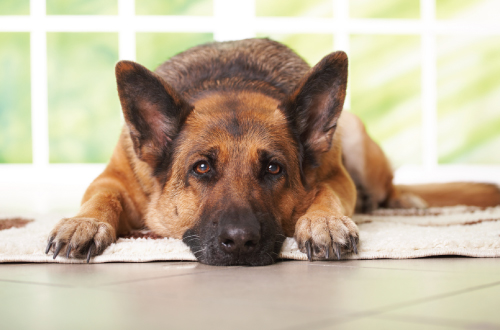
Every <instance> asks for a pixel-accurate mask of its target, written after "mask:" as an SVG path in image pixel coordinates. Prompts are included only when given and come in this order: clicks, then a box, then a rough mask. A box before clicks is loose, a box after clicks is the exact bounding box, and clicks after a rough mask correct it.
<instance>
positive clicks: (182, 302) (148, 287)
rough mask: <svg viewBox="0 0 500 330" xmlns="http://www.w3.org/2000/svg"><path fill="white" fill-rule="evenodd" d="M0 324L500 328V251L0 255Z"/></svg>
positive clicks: (30, 326)
mask: <svg viewBox="0 0 500 330" xmlns="http://www.w3.org/2000/svg"><path fill="white" fill-rule="evenodd" d="M0 329H2V330H7V329H217V330H223V329H231V330H234V329H252V330H255V329H371V330H374V329H500V259H473V258H454V257H448V258H425V259H416V260H364V261H342V262H312V263H310V262H304V261H285V262H280V263H278V264H276V265H272V266H266V267H254V268H252V267H214V266H206V265H202V264H199V263H191V262H156V263H142V264H139V263H136V264H132V263H131V264H123V263H114V264H96V265H61V264H2V265H0Z"/></svg>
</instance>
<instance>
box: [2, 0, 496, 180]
mask: <svg viewBox="0 0 500 330" xmlns="http://www.w3.org/2000/svg"><path fill="white" fill-rule="evenodd" d="M499 12H500V1H497V0H421V1H419V0H350V1H349V0H307V1H306V0H184V1H181V0H136V1H133V0H32V1H31V2H30V1H29V0H0V68H1V70H0V184H1V182H2V180H3V181H4V182H7V181H9V180H10V181H9V182H15V180H21V179H22V178H23V177H24V178H26V173H27V172H26V171H32V173H33V175H32V176H29V175H28V176H27V177H28V178H29V179H28V181H29V180H32V181H37V180H40V176H44V175H43V174H44V173H48V174H47V175H48V177H50V178H53V177H54V176H56V177H57V175H58V174H60V175H63V174H64V172H65V171H66V172H68V173H74V171H75V168H78V170H79V171H81V173H82V178H83V179H82V180H89V179H88V178H91V177H92V176H94V175H95V174H96V173H98V171H100V170H101V169H102V166H103V165H98V166H97V167H96V166H91V165H89V166H86V164H95V163H97V164H103V163H106V162H107V161H108V159H109V157H110V154H111V152H112V150H113V148H114V146H115V144H116V141H117V138H118V134H119V131H120V127H121V125H122V123H123V121H122V118H121V113H120V107H119V100H118V97H117V92H116V84H115V78H114V65H115V63H116V62H117V61H118V60H119V59H124V58H126V59H132V60H136V61H137V62H139V63H141V64H143V65H145V66H146V67H148V68H149V69H151V70H154V69H155V68H156V67H157V66H158V65H159V64H161V63H162V62H163V61H165V60H167V59H168V58H169V57H171V56H172V55H175V54H177V53H179V52H182V51H184V50H186V49H188V48H189V47H192V46H194V45H198V44H202V43H207V42H211V41H213V40H226V39H232V38H245V37H269V38H272V39H275V40H278V41H281V42H283V43H285V44H286V45H288V46H289V47H291V48H292V49H294V50H295V51H296V52H297V53H298V54H300V55H301V56H302V57H303V58H304V59H305V60H306V61H307V62H308V63H309V64H311V65H314V64H315V63H316V62H318V61H319V60H320V59H321V58H322V57H323V56H324V55H326V54H327V53H329V52H332V51H334V50H339V49H341V50H345V51H346V52H348V55H349V58H350V68H349V70H350V76H349V95H348V100H347V102H346V108H347V109H348V111H352V112H353V113H355V114H357V115H359V116H360V117H361V118H362V119H363V121H364V122H365V124H366V125H367V129H368V132H369V133H370V134H371V136H372V137H373V138H374V139H375V141H377V142H378V143H379V144H380V145H381V146H382V148H383V149H384V150H385V152H386V153H387V155H388V156H389V158H390V160H391V162H392V164H393V166H394V168H395V169H400V171H399V172H398V173H403V174H401V175H403V176H402V177H400V181H405V179H406V181H412V178H414V177H415V178H417V177H418V178H417V179H415V180H416V181H419V180H422V178H425V175H428V177H429V178H430V177H433V178H434V179H436V178H437V179H439V176H441V175H442V174H443V173H447V172H449V171H452V172H453V173H454V175H455V177H458V178H460V176H461V175H462V174H463V176H464V177H466V178H468V177H470V176H471V171H476V172H481V173H478V175H480V176H481V175H483V176H482V177H481V178H483V177H484V173H485V172H484V171H486V172H488V173H492V174H488V175H490V176H491V175H497V174H500V170H499V169H500V152H499V151H500V23H499V19H498V13H499ZM34 47H36V49H35V48H34ZM34 98H35V99H34ZM22 164H27V165H22ZM72 164H74V165H75V166H76V165H78V167H71V165H72ZM82 164H83V165H82ZM59 165H64V166H62V167H61V166H59ZM66 165H67V166H66ZM58 166H59V167H58ZM54 169H55V172H54ZM405 169H407V171H406V172H405ZM440 169H441V170H440ZM442 169H445V170H444V171H443V170H442ZM51 171H52V172H51ZM72 171H73V172H72ZM417 172H418V173H420V174H422V173H424V176H422V175H420V174H418V173H417ZM54 173H55V174H54ZM87 173H88V175H87ZM405 173H406V174H405ZM425 173H427V174H425ZM418 175H420V176H418ZM44 177H47V176H44ZM69 178H70V179H71V178H72V176H71V174H69ZM401 178H403V179H401ZM64 180H66V179H64ZM415 180H413V181H415ZM492 180H500V175H499V176H498V177H495V178H492ZM87 183H88V182H87Z"/></svg>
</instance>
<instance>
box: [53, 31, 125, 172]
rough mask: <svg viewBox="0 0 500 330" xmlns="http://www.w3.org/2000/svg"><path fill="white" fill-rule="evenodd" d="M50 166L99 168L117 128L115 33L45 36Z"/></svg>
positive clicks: (118, 118) (118, 126)
mask: <svg viewBox="0 0 500 330" xmlns="http://www.w3.org/2000/svg"><path fill="white" fill-rule="evenodd" d="M47 52H48V74H49V77H48V84H49V85H48V87H49V143H50V162H52V163H104V162H107V161H108V160H109V157H110V155H111V152H112V150H113V148H114V146H115V144H116V141H117V140H118V135H119V132H120V126H121V119H120V118H121V117H120V106H119V101H118V96H117V92H116V81H115V74H114V66H115V63H116V61H117V60H118V35H117V34H116V33H48V35H47Z"/></svg>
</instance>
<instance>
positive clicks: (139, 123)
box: [115, 61, 193, 168]
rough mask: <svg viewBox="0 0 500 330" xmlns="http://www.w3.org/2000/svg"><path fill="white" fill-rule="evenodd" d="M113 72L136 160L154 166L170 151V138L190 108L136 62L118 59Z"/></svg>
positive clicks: (156, 76)
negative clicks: (137, 158)
mask: <svg viewBox="0 0 500 330" xmlns="http://www.w3.org/2000/svg"><path fill="white" fill-rule="evenodd" d="M115 73H116V81H117V84H118V95H119V96H120V102H121V105H122V110H123V115H124V117H125V121H126V123H127V126H128V128H129V130H130V136H131V138H132V142H133V144H134V150H135V152H136V154H137V156H138V157H139V159H141V160H142V161H145V162H147V163H148V164H149V165H150V166H151V167H152V168H156V167H157V166H158V165H159V163H160V162H161V161H162V159H164V158H165V157H167V156H168V155H169V154H170V151H171V150H170V149H171V145H172V140H173V139H175V137H176V136H177V134H178V133H179V132H180V129H181V126H182V124H183V123H184V121H185V120H186V118H187V116H188V115H189V113H190V112H191V110H192V109H193V107H192V106H191V105H190V104H188V103H187V102H186V101H184V100H183V99H182V98H181V97H180V96H179V95H178V93H177V92H176V91H175V90H174V89H173V88H172V87H171V86H169V85H168V84H167V83H166V82H165V81H164V80H163V79H162V78H160V77H159V76H158V75H156V74H155V73H153V72H151V71H149V70H148V69H146V68H145V67H143V66H142V65H140V64H137V63H135V62H131V61H120V62H118V63H117V64H116V67H115Z"/></svg>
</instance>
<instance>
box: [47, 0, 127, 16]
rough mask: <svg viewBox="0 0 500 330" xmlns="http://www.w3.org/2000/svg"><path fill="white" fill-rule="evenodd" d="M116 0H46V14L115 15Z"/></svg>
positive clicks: (116, 12)
mask: <svg viewBox="0 0 500 330" xmlns="http://www.w3.org/2000/svg"><path fill="white" fill-rule="evenodd" d="M117 14H118V0H47V15H117Z"/></svg>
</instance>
